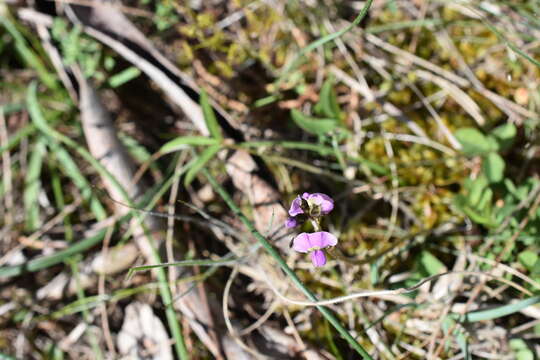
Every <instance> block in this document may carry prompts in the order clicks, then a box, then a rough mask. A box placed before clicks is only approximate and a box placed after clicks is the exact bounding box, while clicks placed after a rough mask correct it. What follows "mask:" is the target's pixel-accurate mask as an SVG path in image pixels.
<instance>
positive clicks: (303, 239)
mask: <svg viewBox="0 0 540 360" xmlns="http://www.w3.org/2000/svg"><path fill="white" fill-rule="evenodd" d="M309 235H311V234H308V233H305V232H304V233H301V234H298V235H297V236H296V237H295V238H294V240H293V246H292V248H293V249H294V250H296V251H298V252H302V253H306V252H308V251H309V250H310V249H311V248H312V246H311V242H310V237H309Z"/></svg>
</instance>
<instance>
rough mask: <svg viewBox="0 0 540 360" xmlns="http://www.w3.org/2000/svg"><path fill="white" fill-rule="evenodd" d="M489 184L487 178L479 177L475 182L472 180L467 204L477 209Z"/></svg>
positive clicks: (469, 184)
mask: <svg viewBox="0 0 540 360" xmlns="http://www.w3.org/2000/svg"><path fill="white" fill-rule="evenodd" d="M487 186H488V182H487V179H486V177H485V176H479V177H478V178H476V179H475V180H471V181H470V182H469V183H468V186H467V188H468V190H469V193H468V201H467V203H468V204H470V205H472V206H473V207H476V206H477V205H478V203H479V202H480V199H481V197H482V194H483V193H484V190H485V189H486V188H487Z"/></svg>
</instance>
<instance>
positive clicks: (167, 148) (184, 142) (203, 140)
mask: <svg viewBox="0 0 540 360" xmlns="http://www.w3.org/2000/svg"><path fill="white" fill-rule="evenodd" d="M217 144H219V140H217V139H214V138H211V137H207V136H181V137H177V138H176V139H173V140H171V141H169V142H167V143H165V144H164V145H163V146H162V147H161V149H159V152H160V153H162V154H167V153H170V152H174V151H178V150H182V149H186V148H188V147H190V146H198V145H217Z"/></svg>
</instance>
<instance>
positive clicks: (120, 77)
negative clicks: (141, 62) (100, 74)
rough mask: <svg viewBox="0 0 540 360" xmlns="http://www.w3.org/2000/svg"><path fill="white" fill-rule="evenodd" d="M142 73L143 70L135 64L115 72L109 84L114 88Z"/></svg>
mask: <svg viewBox="0 0 540 360" xmlns="http://www.w3.org/2000/svg"><path fill="white" fill-rule="evenodd" d="M139 75H141V70H139V69H137V68H136V67H135V66H130V67H128V68H127V69H125V70H123V71H120V72H119V73H118V74H115V75H113V76H111V77H110V78H109V85H110V86H111V87H112V88H116V87H119V86H120V85H123V84H125V83H127V82H129V81H131V80H133V79H135V78H136V77H137V76H139Z"/></svg>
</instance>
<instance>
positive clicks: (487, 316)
mask: <svg viewBox="0 0 540 360" xmlns="http://www.w3.org/2000/svg"><path fill="white" fill-rule="evenodd" d="M538 303H540V295H537V296H533V297H530V298H528V299H525V300H521V301H518V302H515V303H513V304H508V305H503V306H499V307H497V308H494V309H489V310H481V311H474V312H470V313H467V314H465V315H463V316H459V315H458V317H459V318H460V319H463V320H464V321H466V322H476V321H485V320H493V319H498V318H501V317H504V316H507V315H511V314H514V313H516V312H519V311H521V310H523V309H525V308H526V307H529V306H532V305H535V304H538Z"/></svg>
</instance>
